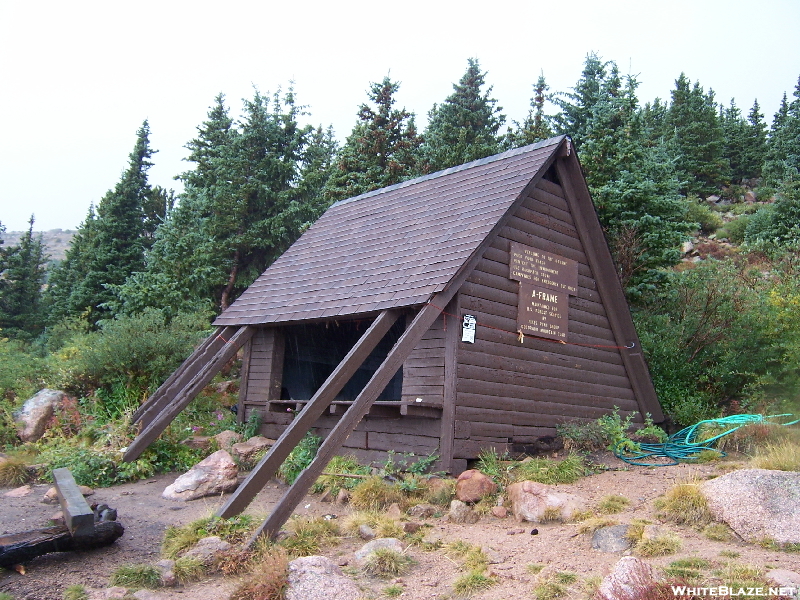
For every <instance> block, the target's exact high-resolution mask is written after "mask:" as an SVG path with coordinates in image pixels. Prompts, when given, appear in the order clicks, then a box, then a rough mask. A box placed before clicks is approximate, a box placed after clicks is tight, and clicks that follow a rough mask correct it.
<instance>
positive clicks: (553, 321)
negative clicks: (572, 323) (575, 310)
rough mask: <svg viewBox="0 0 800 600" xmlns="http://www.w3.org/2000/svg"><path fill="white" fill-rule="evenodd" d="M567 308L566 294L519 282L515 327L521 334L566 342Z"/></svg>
mask: <svg viewBox="0 0 800 600" xmlns="http://www.w3.org/2000/svg"><path fill="white" fill-rule="evenodd" d="M568 308H569V295H568V294H567V293H566V292H559V291H556V290H553V289H551V288H544V287H537V286H534V285H531V284H530V283H527V282H520V284H519V305H518V307H517V309H518V310H517V327H518V328H519V331H521V332H522V333H523V334H528V335H534V336H536V337H541V338H547V339H551V340H561V341H566V340H567V327H568V324H569V317H568V315H567V310H568Z"/></svg>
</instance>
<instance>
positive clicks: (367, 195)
mask: <svg viewBox="0 0 800 600" xmlns="http://www.w3.org/2000/svg"><path fill="white" fill-rule="evenodd" d="M565 137H567V136H566V135H559V136H556V137H551V138H548V139H546V140H542V141H540V142H536V143H533V144H529V145H527V146H522V147H520V148H512V149H511V150H506V151H505V152H501V153H500V154H494V155H492V156H487V157H486V158H479V159H477V160H473V161H470V162H468V163H464V164H463V165H457V166H455V167H449V168H447V169H443V170H441V171H436V172H435V173H429V174H428V175H422V176H421V177H415V178H414V179H407V180H406V181H401V182H400V183H395V184H394V185H390V186H387V187H383V188H379V189H377V190H372V191H369V192H364V193H363V194H359V195H358V196H352V197H351V198H345V199H344V200H339V201H338V202H334V203H333V204H332V205H331V207H334V206H339V205H341V204H348V203H350V202H354V201H356V200H361V199H363V198H370V197H372V196H376V195H378V194H383V193H385V192H388V191H391V190H397V189H400V188H403V187H406V186H409V185H412V184H416V183H419V182H421V181H428V180H430V179H436V178H438V177H442V176H444V175H450V174H451V173H458V172H459V171H465V170H467V169H471V168H473V167H479V166H482V165H487V164H490V163H493V162H495V161H498V160H503V159H506V158H508V157H510V156H517V155H519V154H525V153H527V152H533V151H534V150H539V149H541V148H545V147H547V146H554V145H556V144H558V143H560V142H561V140H562V139H564V138H565Z"/></svg>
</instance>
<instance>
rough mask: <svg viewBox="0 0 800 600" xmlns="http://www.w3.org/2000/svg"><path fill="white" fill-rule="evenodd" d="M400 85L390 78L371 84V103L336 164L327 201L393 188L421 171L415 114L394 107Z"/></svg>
mask: <svg viewBox="0 0 800 600" xmlns="http://www.w3.org/2000/svg"><path fill="white" fill-rule="evenodd" d="M399 88H400V83H399V82H396V81H392V80H391V79H390V78H389V77H388V76H386V77H384V78H383V80H382V81H381V82H380V83H370V89H369V92H368V93H367V95H368V97H369V101H370V103H371V104H372V105H374V108H373V106H370V105H369V104H362V105H361V107H360V108H359V111H358V121H357V123H356V125H355V127H354V128H353V131H352V132H351V133H350V135H349V136H348V138H347V140H346V141H345V144H344V146H343V147H342V150H341V152H339V156H338V158H337V160H336V161H335V165H334V168H333V170H332V173H331V176H330V179H329V180H328V182H327V185H326V186H325V192H324V195H325V198H326V199H327V201H328V202H334V201H337V200H342V199H345V198H350V197H352V196H357V195H359V194H363V193H365V192H369V191H372V190H376V189H379V188H382V187H386V186H388V185H393V184H395V183H399V182H401V181H405V180H406V179H410V178H411V177H414V176H416V175H417V174H418V172H419V167H418V152H419V145H420V142H421V140H420V138H419V136H418V135H417V129H416V124H415V122H414V115H413V113H409V112H408V111H407V110H406V109H405V108H403V109H396V108H394V104H395V102H396V101H395V99H394V96H395V94H397V90H398V89H399Z"/></svg>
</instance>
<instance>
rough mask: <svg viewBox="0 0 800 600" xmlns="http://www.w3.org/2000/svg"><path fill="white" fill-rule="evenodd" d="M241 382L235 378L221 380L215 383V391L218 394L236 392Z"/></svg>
mask: <svg viewBox="0 0 800 600" xmlns="http://www.w3.org/2000/svg"><path fill="white" fill-rule="evenodd" d="M238 386H239V384H238V383H237V382H236V381H235V380H230V381H220V382H219V383H217V384H215V385H214V391H215V392H217V393H218V394H230V393H232V392H235V391H236V389H237V388H238Z"/></svg>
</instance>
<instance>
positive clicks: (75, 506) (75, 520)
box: [53, 467, 94, 535]
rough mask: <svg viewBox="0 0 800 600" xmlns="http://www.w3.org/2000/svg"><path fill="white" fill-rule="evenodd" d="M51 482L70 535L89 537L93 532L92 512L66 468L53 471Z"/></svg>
mask: <svg viewBox="0 0 800 600" xmlns="http://www.w3.org/2000/svg"><path fill="white" fill-rule="evenodd" d="M53 481H54V483H55V486H56V493H57V494H58V502H59V504H61V512H62V513H64V524H65V525H66V526H67V529H69V532H70V533H71V534H72V535H90V534H91V533H92V532H93V531H94V512H93V511H92V509H91V508H90V507H89V503H88V502H86V498H84V497H83V494H82V493H81V490H80V488H78V484H77V483H75V478H74V477H73V476H72V473H71V472H70V470H69V469H67V468H66V467H62V468H60V469H53Z"/></svg>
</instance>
